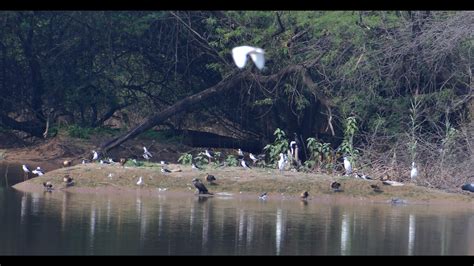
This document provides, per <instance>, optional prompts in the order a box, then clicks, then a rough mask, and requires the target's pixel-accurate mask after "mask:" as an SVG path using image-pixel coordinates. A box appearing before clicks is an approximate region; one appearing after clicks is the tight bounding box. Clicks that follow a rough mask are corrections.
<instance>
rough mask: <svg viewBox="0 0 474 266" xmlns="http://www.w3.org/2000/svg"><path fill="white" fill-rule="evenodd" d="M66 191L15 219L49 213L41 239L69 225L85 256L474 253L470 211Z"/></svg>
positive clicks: (30, 200) (64, 232) (24, 206)
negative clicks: (117, 196) (92, 194)
mask: <svg viewBox="0 0 474 266" xmlns="http://www.w3.org/2000/svg"><path fill="white" fill-rule="evenodd" d="M62 193H63V192H62V191H54V192H53V194H50V193H48V194H46V196H45V197H36V198H34V197H33V195H32V194H30V193H25V194H23V195H21V196H20V197H17V200H18V201H20V200H21V204H18V203H20V202H18V203H17V205H16V206H17V207H16V215H15V217H16V219H17V221H18V220H19V222H20V223H22V224H24V228H26V226H29V225H28V223H29V222H32V221H37V219H31V221H30V220H29V217H30V215H31V214H33V213H35V212H36V213H38V210H39V212H40V213H43V211H44V210H46V212H45V213H47V214H48V215H49V214H52V215H53V216H55V217H52V218H54V219H55V221H56V222H54V221H53V222H50V225H49V226H48V228H46V227H42V228H45V229H41V230H43V231H44V232H43V231H42V232H41V235H43V233H44V234H45V235H46V231H47V230H46V229H48V230H49V229H50V228H51V227H53V226H54V227H55V228H58V227H61V235H60V236H58V237H60V238H61V239H62V240H61V241H58V243H62V245H65V246H66V247H67V248H70V247H71V246H74V247H76V246H79V245H80V246H81V247H82V248H83V250H80V248H79V249H78V251H75V252H78V253H83V254H84V253H86V254H93V253H96V254H97V253H101V254H107V253H104V252H110V253H109V254H117V252H125V254H130V253H127V252H132V253H134V252H138V254H180V253H179V252H183V254H184V253H185V254H217V253H218V254H222V253H221V252H228V253H227V254H230V255H231V254H277V255H280V254H302V255H303V254H327V255H336V254H342V255H374V254H375V255H380V254H386V255H394V254H400V255H405V254H408V255H423V254H474V252H473V244H474V243H473V242H472V241H469V238H470V236H472V235H473V234H474V232H473V230H474V216H473V217H471V218H469V217H470V216H469V215H465V214H464V213H462V215H460V216H459V217H458V216H457V214H454V215H453V214H452V213H449V214H448V215H446V213H444V212H436V210H435V211H433V210H428V211H426V212H423V211H420V209H418V208H415V207H412V206H408V207H407V206H405V207H403V206H390V205H382V204H380V205H377V206H371V205H368V206H360V207H359V206H355V207H353V206H347V205H334V204H321V205H319V204H318V203H316V202H311V201H310V202H309V204H308V206H305V207H304V208H301V205H300V204H301V203H300V202H296V201H295V202H288V203H284V204H283V205H281V206H279V205H277V206H275V204H274V203H273V202H266V204H261V202H257V201H255V202H251V201H241V202H237V201H228V200H227V201H220V200H219V199H216V198H208V199H207V201H199V199H198V197H189V198H179V199H175V198H171V199H160V200H158V201H157V200H155V199H150V200H149V201H148V200H147V198H146V197H143V198H135V197H133V198H131V199H130V198H127V199H126V200H125V201H124V200H120V199H118V200H115V199H113V198H112V199H111V198H103V197H102V198H101V197H99V196H98V197H97V200H96V199H94V198H88V199H85V200H84V199H82V200H81V197H80V196H77V197H76V195H77V194H73V193H67V194H66V193H64V194H62ZM40 195H42V193H40ZM37 196H38V195H37ZM53 196H54V197H53ZM81 196H82V195H81ZM89 197H90V196H89ZM44 200H46V201H44ZM229 203H230V204H229ZM35 204H36V205H37V206H36V207H35V208H36V211H35V210H34V207H33V205H35ZM211 205H212V206H211ZM286 205H288V206H286ZM318 205H319V206H318ZM18 213H20V217H18ZM52 218H47V219H43V218H41V219H42V220H44V221H48V222H49V221H51V219H52ZM188 226H189V228H187V227H188ZM417 226H418V227H417ZM28 228H31V227H28ZM288 228H291V234H290V231H289V229H288ZM58 229H59V228H58ZM137 230H139V231H138V232H137ZM157 231H158V232H157ZM78 232H79V233H78ZM188 232H190V233H189V234H188ZM434 232H436V233H434ZM459 232H462V233H461V234H463V235H461V236H460V235H459ZM36 233H37V232H36ZM48 233H49V234H50V233H51V230H49V231H48ZM81 233H82V234H81ZM229 233H230V234H229ZM287 233H288V234H287ZM77 234H81V235H83V237H82V238H78V239H77V238H76V240H72V238H71V235H77ZM273 234H275V238H273ZM54 237H56V236H53V238H54ZM29 239H31V237H30V238H29ZM103 240H105V241H104V242H103ZM147 240H148V241H147ZM18 241H21V240H18ZM77 241H79V242H80V243H79V244H78V243H76V242H77ZM273 241H274V242H273ZM64 243H66V244H64ZM101 243H106V244H105V245H106V246H102V244H101ZM273 243H274V244H273ZM52 245H56V244H54V243H52ZM138 247H139V248H140V249H138V250H137V248H138ZM104 250H105V251H104ZM153 252H154V253H153ZM165 252H168V253H165ZM186 252H188V253H186ZM192 252H195V253H192ZM466 252H467V253H466Z"/></svg>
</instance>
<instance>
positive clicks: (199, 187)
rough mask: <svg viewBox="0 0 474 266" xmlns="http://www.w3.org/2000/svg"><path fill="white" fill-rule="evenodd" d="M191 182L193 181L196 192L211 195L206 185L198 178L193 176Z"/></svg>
mask: <svg viewBox="0 0 474 266" xmlns="http://www.w3.org/2000/svg"><path fill="white" fill-rule="evenodd" d="M192 183H193V185H194V187H195V188H197V190H198V194H209V195H212V193H209V191H208V190H207V188H206V186H205V185H204V184H203V183H202V182H201V180H200V179H198V178H194V179H193V180H192Z"/></svg>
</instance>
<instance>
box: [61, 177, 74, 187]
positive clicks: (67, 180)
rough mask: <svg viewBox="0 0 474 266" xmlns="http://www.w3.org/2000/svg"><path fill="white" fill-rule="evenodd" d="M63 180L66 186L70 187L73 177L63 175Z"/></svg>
mask: <svg viewBox="0 0 474 266" xmlns="http://www.w3.org/2000/svg"><path fill="white" fill-rule="evenodd" d="M63 182H64V183H66V187H70V186H73V185H74V179H73V178H72V177H70V176H69V175H65V176H64V177H63Z"/></svg>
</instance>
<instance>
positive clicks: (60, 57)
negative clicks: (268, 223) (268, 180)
mask: <svg viewBox="0 0 474 266" xmlns="http://www.w3.org/2000/svg"><path fill="white" fill-rule="evenodd" d="M0 18H1V21H2V25H3V26H2V27H3V31H2V32H1V33H0V90H1V91H2V93H1V95H0V126H1V132H0V134H2V136H3V137H2V139H4V141H3V142H4V143H0V144H2V146H4V147H2V148H12V147H13V148H14V147H30V149H35V148H34V147H38V145H46V144H47V143H53V142H51V141H52V140H54V139H55V138H60V137H61V135H62V134H66V135H68V137H71V138H73V139H75V140H77V142H81V141H84V142H88V143H92V144H93V145H94V147H89V146H87V149H86V148H84V149H79V148H78V149H72V148H71V147H73V145H74V144H73V143H71V145H68V146H67V149H66V148H64V147H59V146H57V145H56V146H54V147H55V148H57V149H61V150H62V151H64V150H67V152H65V153H63V154H62V155H60V154H59V153H58V154H57V155H56V157H54V156H52V158H56V159H60V157H61V156H63V157H68V156H69V157H75V158H77V159H78V160H79V159H80V158H82V157H86V156H89V155H90V149H89V148H95V149H96V150H98V151H99V152H100V153H101V156H103V157H107V156H109V157H110V156H111V155H113V154H120V156H127V157H133V156H141V154H139V153H138V152H137V151H136V150H133V152H132V151H130V150H127V149H126V148H124V145H125V146H126V147H129V146H127V145H126V144H127V143H131V142H134V143H135V144H136V146H139V143H140V142H141V143H147V145H148V146H150V145H154V143H160V144H165V145H168V146H166V149H167V151H166V154H167V155H169V158H161V159H168V160H173V162H177V160H178V158H179V157H180V156H181V155H183V154H185V153H188V154H192V155H193V156H194V158H196V157H197V156H201V159H203V163H205V159H206V158H205V157H203V155H202V154H201V155H200V154H199V153H200V152H202V151H203V150H204V149H205V148H207V149H213V150H215V151H220V150H222V152H225V149H238V148H241V149H242V150H243V151H244V152H245V153H246V156H247V154H248V152H252V153H254V154H259V153H263V152H266V155H267V157H266V159H265V163H266V164H268V165H272V164H273V163H274V162H275V161H278V155H279V153H280V151H283V150H285V149H287V148H288V145H287V144H285V145H286V146H284V145H283V144H282V143H285V141H287V142H291V141H292V140H293V136H294V133H296V136H298V139H299V140H300V141H301V142H303V143H302V145H301V147H299V148H300V149H301V160H302V167H301V172H303V170H304V171H306V172H310V173H314V174H331V175H333V174H335V173H336V172H338V171H339V172H340V171H341V170H340V169H338V166H339V168H340V167H341V161H340V158H339V157H340V156H341V155H343V154H349V155H351V156H350V159H351V162H352V164H353V168H354V169H355V170H356V171H357V172H361V173H364V174H367V175H372V176H376V177H377V176H384V175H388V176H390V177H391V178H392V179H394V180H399V181H404V182H405V181H407V180H409V179H410V177H409V175H410V167H411V164H412V162H416V164H417V166H418V173H419V174H418V177H417V180H416V184H418V185H420V186H424V187H428V188H438V189H443V190H446V191H458V190H459V187H460V186H461V185H462V184H464V183H466V182H473V181H474V180H473V179H472V178H473V175H472V172H473V170H474V169H473V165H474V159H473V158H474V157H473V151H474V148H473V146H472V143H473V134H474V123H473V122H472V121H473V116H474V103H473V99H472V95H473V88H474V86H473V81H472V62H473V61H472V58H473V53H472V47H473V45H472V44H473V32H474V28H473V27H474V26H473V25H474V16H473V12H472V11H117V12H115V11H114V12H105V11H54V12H52V11H2V12H0ZM240 45H252V46H257V47H261V48H263V49H264V50H265V56H266V64H265V68H264V69H263V70H262V71H259V70H258V69H256V68H255V67H254V66H253V65H252V66H250V65H248V66H247V67H246V68H244V69H242V70H240V69H238V68H236V66H235V65H234V63H233V61H232V57H231V55H230V54H231V52H230V51H231V49H232V48H233V47H235V46H240ZM277 129H279V130H280V131H281V132H283V133H284V134H285V135H284V136H283V135H279V137H277V138H275V137H276V136H275V135H274V133H275V132H276V130H277ZM281 132H280V134H281ZM153 141H154V142H153ZM73 142H75V141H73ZM269 144H271V145H273V146H268V148H267V149H265V150H264V147H266V146H267V145H269ZM288 144H289V143H288ZM31 145H33V146H31ZM180 145H181V146H180ZM183 145H185V146H186V147H192V150H191V149H188V150H185V149H181V148H179V147H184V146H183ZM278 145H281V146H278ZM155 147H157V146H152V147H151V148H150V147H149V149H151V150H152V151H154V152H156V151H157V150H155V149H154V148H155ZM173 147H175V148H173ZM176 147H178V148H176ZM50 148H51V147H50ZM127 151H128V154H127ZM3 154H4V157H6V158H8V154H9V152H8V150H7V151H6V152H5V153H3ZM170 154H173V155H170ZM229 154H231V152H227V153H225V155H226V156H227V155H229ZM10 155H12V153H11V152H10ZM163 155H164V154H163ZM183 158H184V159H183V160H182V161H185V160H186V158H185V157H183ZM225 158H227V161H228V164H229V165H236V164H237V163H238V161H237V162H236V161H235V160H234V158H232V157H225ZM19 159H21V158H19ZM153 160H155V159H152V161H153Z"/></svg>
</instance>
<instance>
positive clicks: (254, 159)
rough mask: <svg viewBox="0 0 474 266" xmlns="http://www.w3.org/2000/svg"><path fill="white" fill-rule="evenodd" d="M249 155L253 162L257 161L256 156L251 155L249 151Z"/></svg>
mask: <svg viewBox="0 0 474 266" xmlns="http://www.w3.org/2000/svg"><path fill="white" fill-rule="evenodd" d="M249 157H250V159H251V160H252V162H253V164H255V163H257V161H258V158H257V157H255V155H253V153H249Z"/></svg>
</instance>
